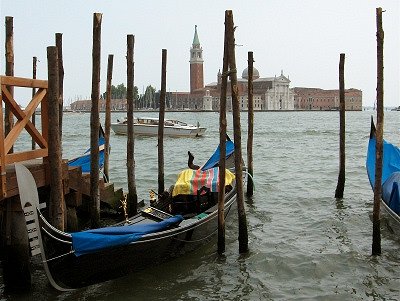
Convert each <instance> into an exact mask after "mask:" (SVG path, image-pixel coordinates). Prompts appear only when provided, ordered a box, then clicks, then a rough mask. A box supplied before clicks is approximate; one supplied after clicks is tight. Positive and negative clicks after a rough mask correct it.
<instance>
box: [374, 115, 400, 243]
mask: <svg viewBox="0 0 400 301" xmlns="http://www.w3.org/2000/svg"><path fill="white" fill-rule="evenodd" d="M375 132H376V129H375V125H374V121H373V120H372V118H371V131H370V137H369V143H368V151H367V162H366V166H367V173H368V178H369V182H370V184H371V187H372V189H374V186H375V160H376V135H375ZM399 184H400V149H399V148H398V147H397V146H395V145H393V144H391V143H389V142H387V141H385V140H383V160H382V199H381V209H382V211H383V213H384V214H385V215H386V216H387V218H386V221H387V224H388V226H389V228H390V230H391V231H392V232H394V233H396V235H397V236H399V235H400V192H399Z"/></svg>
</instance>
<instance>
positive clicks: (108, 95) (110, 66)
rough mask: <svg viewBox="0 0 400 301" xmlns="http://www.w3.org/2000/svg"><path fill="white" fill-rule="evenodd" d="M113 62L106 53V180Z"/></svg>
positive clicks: (112, 56) (108, 157)
mask: <svg viewBox="0 0 400 301" xmlns="http://www.w3.org/2000/svg"><path fill="white" fill-rule="evenodd" d="M113 64H114V55H112V54H109V55H108V64H107V87H106V117H105V122H104V140H105V143H104V176H105V177H106V180H107V181H109V180H110V175H109V166H110V127H111V83H112V72H113Z"/></svg>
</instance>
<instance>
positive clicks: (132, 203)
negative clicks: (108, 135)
mask: <svg viewBox="0 0 400 301" xmlns="http://www.w3.org/2000/svg"><path fill="white" fill-rule="evenodd" d="M134 44H135V36H134V35H128V36H127V55H126V65H127V68H126V75H127V95H126V101H127V107H128V111H127V119H128V125H127V127H128V129H127V134H128V139H127V145H126V148H127V149H126V156H127V170H128V196H127V202H128V212H129V214H130V215H133V214H136V212H137V206H138V196H137V190H136V180H135V132H134V127H133V108H134V102H133V84H134V63H133V56H134V52H133V49H134Z"/></svg>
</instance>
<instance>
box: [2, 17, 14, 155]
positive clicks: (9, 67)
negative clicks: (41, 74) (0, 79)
mask: <svg viewBox="0 0 400 301" xmlns="http://www.w3.org/2000/svg"><path fill="white" fill-rule="evenodd" d="M5 38H6V45H5V48H6V49H5V51H6V66H5V67H6V75H7V76H14V18H13V17H11V16H8V17H6V37H5ZM7 89H8V91H9V92H10V95H11V96H14V87H13V86H7ZM13 126H14V114H13V113H12V112H11V109H10V106H9V104H7V103H6V104H5V110H4V132H5V133H4V134H5V136H7V135H8V133H9V132H10V131H11V129H12V128H13ZM13 152H14V147H13V146H12V147H11V149H10V151H9V153H13Z"/></svg>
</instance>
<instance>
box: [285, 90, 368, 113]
mask: <svg viewBox="0 0 400 301" xmlns="http://www.w3.org/2000/svg"><path fill="white" fill-rule="evenodd" d="M293 91H294V104H295V109H296V110H315V111H321V110H338V109H339V102H340V98H339V90H323V89H319V88H300V87H295V88H293ZM345 110H346V111H362V91H361V90H358V89H346V90H345Z"/></svg>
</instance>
